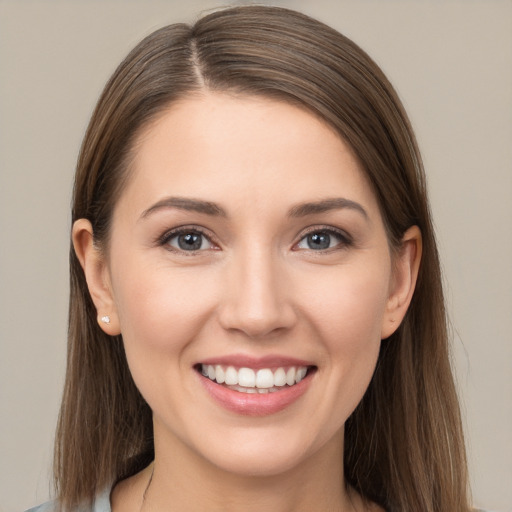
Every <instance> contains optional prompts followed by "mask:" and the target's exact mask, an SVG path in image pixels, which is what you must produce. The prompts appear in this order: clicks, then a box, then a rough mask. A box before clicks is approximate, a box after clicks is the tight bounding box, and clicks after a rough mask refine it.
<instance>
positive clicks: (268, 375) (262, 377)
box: [240, 368, 274, 389]
mask: <svg viewBox="0 0 512 512" xmlns="http://www.w3.org/2000/svg"><path fill="white" fill-rule="evenodd" d="M240 385H241V386H243V384H242V383H240ZM256 387H257V388H265V389H268V388H272V387H274V374H273V373H272V370H269V369H267V368H265V369H264V370H258V373H257V374H256Z"/></svg>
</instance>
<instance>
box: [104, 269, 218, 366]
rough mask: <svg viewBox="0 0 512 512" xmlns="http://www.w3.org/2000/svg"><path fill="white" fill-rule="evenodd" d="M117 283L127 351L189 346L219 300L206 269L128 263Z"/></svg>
mask: <svg viewBox="0 0 512 512" xmlns="http://www.w3.org/2000/svg"><path fill="white" fill-rule="evenodd" d="M127 267H130V268H136V269H137V270H136V271H131V272H130V270H129V268H127ZM126 276H129V277H128V278H127V277H126ZM210 281H211V280H210ZM113 284H114V290H115V301H116V306H117V310H118V315H119V320H120V324H121V334H122V335H123V339H124V342H125V346H126V351H127V354H128V353H129V352H133V353H135V352H136V353H137V354H138V355H139V356H140V355H141V354H145V357H146V358H147V357H149V356H150V355H151V354H154V355H155V357H157V358H158V357H160V356H162V355H164V354H165V353H168V354H173V353H176V352H179V351H181V350H183V349H184V348H185V347H186V345H187V344H188V342H189V341H190V340H191V339H193V338H194V336H195V334H196V333H197V331H198V330H199V329H200V327H201V325H202V324H203V323H204V321H205V318H206V317H208V315H209V314H210V313H211V311H212V309H213V308H214V305H215V301H216V297H215V293H216V292H215V286H214V284H213V283H211V282H209V281H208V279H205V278H204V276H202V275H201V272H195V273H192V272H179V271H176V269H171V268H166V267H165V266H162V265H160V266H158V265H149V266H148V267H147V268H145V267H144V265H136V264H133V266H132V265H127V264H124V265H123V268H120V269H119V272H118V276H117V279H115V280H114V283H113ZM116 284H117V286H116Z"/></svg>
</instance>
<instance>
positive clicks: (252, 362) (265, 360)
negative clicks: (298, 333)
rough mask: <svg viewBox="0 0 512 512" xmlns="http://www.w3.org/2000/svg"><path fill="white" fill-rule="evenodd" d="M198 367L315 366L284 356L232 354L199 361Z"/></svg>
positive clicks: (256, 368)
mask: <svg viewBox="0 0 512 512" xmlns="http://www.w3.org/2000/svg"><path fill="white" fill-rule="evenodd" d="M197 364H198V365H201V364H203V365H212V366H215V365H223V366H234V367H235V368H252V369H254V370H259V369H261V368H280V367H285V366H314V365H313V364H312V363H311V361H306V360H304V359H297V358H295V357H289V356H284V355H266V356H263V357H254V356H249V355H246V354H231V355H225V356H218V357H209V358H207V359H203V360H201V361H198V363H197Z"/></svg>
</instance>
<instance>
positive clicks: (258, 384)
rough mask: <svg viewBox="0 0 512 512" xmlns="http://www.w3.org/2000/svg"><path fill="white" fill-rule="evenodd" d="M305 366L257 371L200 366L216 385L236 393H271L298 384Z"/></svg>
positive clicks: (303, 375) (220, 366)
mask: <svg viewBox="0 0 512 512" xmlns="http://www.w3.org/2000/svg"><path fill="white" fill-rule="evenodd" d="M307 372H308V369H307V367H305V366H299V367H295V366H291V367H289V368H288V369H286V370H285V369H284V368H282V367H281V368H277V369H276V370H271V369H270V368H261V369H259V370H257V371H255V370H253V369H252V368H239V369H238V370H237V369H236V368H235V367H234V366H228V367H227V368H226V367H223V366H222V365H220V364H217V365H215V366H214V365H211V364H209V365H206V364H203V365H201V373H202V374H203V375H204V376H205V377H208V378H209V379H210V380H214V381H216V382H217V383H218V384H226V385H227V386H230V387H232V388H233V389H235V390H237V391H243V392H246V393H273V392H274V391H278V390H279V388H282V387H283V386H286V385H288V386H293V385H294V384H298V383H299V382H300V381H301V380H302V379H303V378H304V377H305V376H306V374H307Z"/></svg>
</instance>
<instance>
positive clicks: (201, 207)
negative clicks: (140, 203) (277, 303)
mask: <svg viewBox="0 0 512 512" xmlns="http://www.w3.org/2000/svg"><path fill="white" fill-rule="evenodd" d="M166 208H176V209H178V210H186V211H191V212H197V213H203V214H205V215H214V216H219V217H227V214H226V212H225V210H223V209H222V208H221V207H220V206H219V205H218V204H215V203H212V202H210V201H202V200H201V199H192V198H185V197H166V198H164V199H162V200H160V201H158V202H156V203H155V204H154V205H153V206H150V207H149V208H148V209H147V210H144V211H143V212H142V214H141V216H140V218H141V219H144V218H146V217H148V216H149V215H151V214H152V213H154V212H156V211H158V210H162V209H166Z"/></svg>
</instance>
